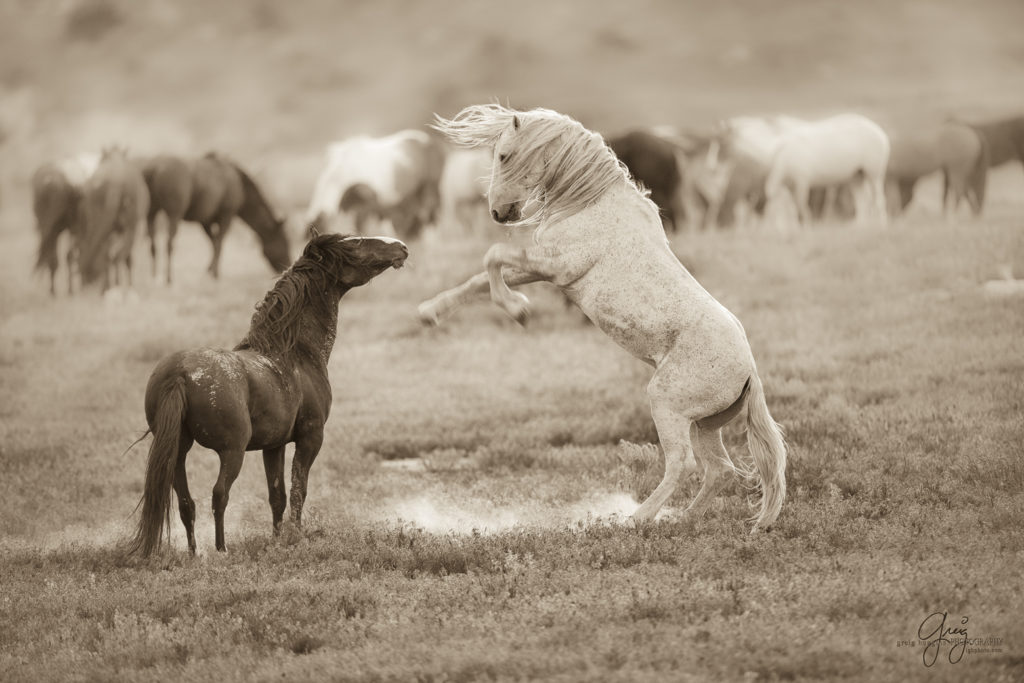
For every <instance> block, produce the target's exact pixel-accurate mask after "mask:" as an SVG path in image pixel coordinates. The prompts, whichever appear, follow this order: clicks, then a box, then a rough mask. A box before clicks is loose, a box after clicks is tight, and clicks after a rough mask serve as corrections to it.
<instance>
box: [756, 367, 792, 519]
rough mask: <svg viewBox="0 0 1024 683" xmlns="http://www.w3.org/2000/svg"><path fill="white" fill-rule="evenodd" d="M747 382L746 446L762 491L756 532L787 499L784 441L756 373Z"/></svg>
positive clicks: (776, 515) (773, 516) (775, 515)
mask: <svg viewBox="0 0 1024 683" xmlns="http://www.w3.org/2000/svg"><path fill="white" fill-rule="evenodd" d="M750 379H751V382H750V396H749V397H748V399H747V447H748V448H749V449H750V455H751V457H752V458H753V460H754V470H753V471H752V472H750V473H749V474H751V475H754V476H755V477H756V478H757V479H758V488H759V489H760V491H761V509H760V510H759V511H758V514H757V516H756V517H755V518H754V519H755V524H754V531H757V530H758V529H765V528H767V527H768V526H770V525H771V524H772V522H774V521H775V519H776V518H777V517H778V516H779V511H780V510H781V509H782V501H783V500H785V498H786V442H785V439H783V436H782V427H780V426H779V424H778V423H776V422H775V420H773V419H772V416H771V415H770V414H769V413H768V405H767V404H766V403H765V400H764V387H763V386H762V385H761V378H760V377H758V376H757V372H756V371H755V372H754V373H753V374H752V375H751V376H750Z"/></svg>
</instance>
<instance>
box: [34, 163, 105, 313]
mask: <svg viewBox="0 0 1024 683" xmlns="http://www.w3.org/2000/svg"><path fill="white" fill-rule="evenodd" d="M99 163H100V155H99V154H82V155H80V156H77V157H73V158H71V159H65V160H63V161H60V162H53V163H46V164H43V165H42V166H40V167H39V168H38V169H36V171H35V173H33V174H32V210H33V213H34V214H35V217H36V232H37V233H38V235H39V248H38V251H37V252H36V266H35V267H36V270H42V269H43V268H46V269H48V270H49V271H50V294H51V295H53V296H56V295H57V268H58V265H59V262H60V256H59V254H58V241H59V239H60V236H61V235H62V234H64V233H65V232H66V233H68V235H69V236H70V238H71V239H70V243H69V244H68V247H67V251H66V253H65V261H66V263H67V269H68V294H69V295H70V294H72V293H73V292H74V270H75V265H74V264H75V259H76V256H77V252H78V249H77V246H76V244H75V243H76V241H77V240H78V239H79V238H80V237H81V230H82V223H83V220H84V218H83V216H82V189H83V186H84V185H85V181H86V180H88V179H89V177H90V176H92V174H93V173H94V172H95V171H96V167H97V166H98V165H99Z"/></svg>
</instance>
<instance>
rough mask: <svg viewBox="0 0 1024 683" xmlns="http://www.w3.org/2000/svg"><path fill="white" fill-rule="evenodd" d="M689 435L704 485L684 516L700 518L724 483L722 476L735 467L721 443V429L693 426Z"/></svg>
mask: <svg viewBox="0 0 1024 683" xmlns="http://www.w3.org/2000/svg"><path fill="white" fill-rule="evenodd" d="M690 435H691V437H692V438H693V441H694V446H695V449H694V450H695V454H696V456H697V464H698V465H700V466H702V467H703V468H704V483H703V484H701V487H700V491H698V492H697V496H696V497H695V498H694V499H693V502H691V503H690V506H689V507H688V508H686V514H687V515H688V516H694V517H700V516H701V515H703V514H704V512H705V511H706V510H707V509H708V505H710V504H711V501H712V500H714V498H715V496H716V495H718V490H719V489H720V488H721V487H722V484H724V483H725V481H726V479H725V477H724V476H723V475H726V474H728V473H730V472H734V471H735V467H734V466H733V464H732V460H731V459H730V458H729V453H728V451H726V450H725V444H724V443H723V442H722V430H721V429H701V428H700V427H698V426H697V425H696V424H694V425H693V429H692V430H691V431H690Z"/></svg>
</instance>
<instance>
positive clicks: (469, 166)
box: [440, 149, 491, 235]
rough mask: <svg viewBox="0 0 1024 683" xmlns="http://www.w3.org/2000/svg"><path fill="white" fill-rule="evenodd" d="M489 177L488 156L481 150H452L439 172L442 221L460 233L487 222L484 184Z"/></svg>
mask: <svg viewBox="0 0 1024 683" xmlns="http://www.w3.org/2000/svg"><path fill="white" fill-rule="evenodd" d="M490 177H491V155H490V154H488V153H487V150H483V149H455V150H452V151H450V152H448V154H447V155H446V157H445V162H444V171H443V172H442V173H441V183H440V194H441V221H442V222H443V223H445V224H448V225H451V226H452V227H457V228H458V229H459V230H458V232H461V234H462V235H469V234H472V233H474V232H475V230H476V227H477V226H479V225H484V224H490V223H491V217H490V214H489V213H488V211H487V184H488V183H489V182H490Z"/></svg>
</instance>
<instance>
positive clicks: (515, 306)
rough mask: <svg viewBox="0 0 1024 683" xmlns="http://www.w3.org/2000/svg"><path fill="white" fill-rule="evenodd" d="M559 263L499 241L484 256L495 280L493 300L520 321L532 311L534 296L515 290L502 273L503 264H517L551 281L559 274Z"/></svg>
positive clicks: (488, 272)
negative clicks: (527, 296) (528, 297)
mask: <svg viewBox="0 0 1024 683" xmlns="http://www.w3.org/2000/svg"><path fill="white" fill-rule="evenodd" d="M556 266H557V264H556V263H554V262H553V261H552V258H551V257H550V256H545V255H543V254H540V253H531V252H530V250H527V249H524V248H523V247H517V246H513V245H511V244H507V243H504V242H499V243H498V244H495V245H493V246H491V248H490V249H488V250H487V254H486V255H485V256H484V267H485V268H486V269H487V277H488V280H489V281H490V284H491V301H493V302H494V303H496V304H498V306H500V307H501V308H502V309H504V311H505V312H506V313H508V314H509V316H511V317H512V319H513V320H515V321H516V322H518V323H519V324H520V325H525V324H526V319H527V317H529V315H530V300H529V299H527V298H526V295H525V294H522V293H521V292H514V291H512V290H511V289H510V288H509V283H508V282H507V280H506V278H505V277H503V275H502V268H503V267H505V268H514V269H516V270H518V271H520V272H523V273H527V274H529V275H530V276H532V278H533V280H534V281H548V282H550V281H551V280H552V279H553V278H555V277H556V276H557V272H556Z"/></svg>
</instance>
